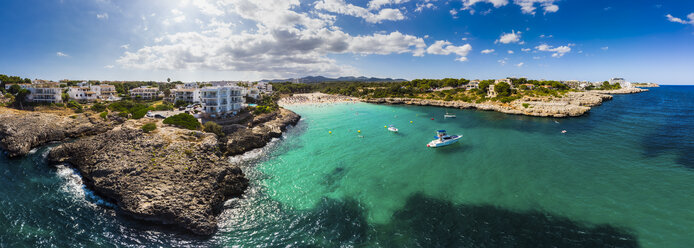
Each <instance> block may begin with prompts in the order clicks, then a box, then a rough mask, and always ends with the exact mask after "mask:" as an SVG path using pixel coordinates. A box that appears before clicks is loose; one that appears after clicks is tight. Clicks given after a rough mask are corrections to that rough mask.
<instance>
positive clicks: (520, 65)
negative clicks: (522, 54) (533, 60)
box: [516, 62, 525, 67]
mask: <svg viewBox="0 0 694 248" xmlns="http://www.w3.org/2000/svg"><path fill="white" fill-rule="evenodd" d="M524 64H525V63H523V62H520V63H518V64H516V66H517V67H522V66H523V65H524Z"/></svg>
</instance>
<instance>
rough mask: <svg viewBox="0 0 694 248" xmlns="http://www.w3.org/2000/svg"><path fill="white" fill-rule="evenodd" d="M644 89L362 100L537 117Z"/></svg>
mask: <svg viewBox="0 0 694 248" xmlns="http://www.w3.org/2000/svg"><path fill="white" fill-rule="evenodd" d="M643 91H647V90H644V89H638V88H632V89H621V90H613V91H586V92H569V93H567V94H566V95H564V96H563V97H559V98H547V97H542V98H540V97H523V98H522V99H518V100H515V101H513V102H510V103H501V102H483V103H474V102H463V101H443V100H429V99H419V98H371V99H366V100H364V101H365V102H368V103H377V104H408V105H421V106H437V107H448V108H460V109H479V110H489V111H497V112H501V113H507V114H517V115H529V116H540V117H559V118H561V117H570V116H581V115H583V114H585V113H587V112H588V111H589V110H590V108H591V107H592V106H596V105H600V104H602V102H603V101H605V100H610V99H612V96H611V95H609V94H630V93H638V92H643Z"/></svg>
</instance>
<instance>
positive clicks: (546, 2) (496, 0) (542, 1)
mask: <svg viewBox="0 0 694 248" xmlns="http://www.w3.org/2000/svg"><path fill="white" fill-rule="evenodd" d="M557 1H559V0H513V3H514V4H516V5H518V6H520V7H521V11H522V12H523V13H524V14H532V15H534V14H535V10H536V7H535V5H539V6H540V7H542V9H543V10H544V13H554V12H557V11H559V6H558V5H556V4H555V2H557ZM462 2H463V9H470V8H471V7H472V6H473V5H475V4H477V3H490V4H492V6H494V7H495V8H499V7H501V6H505V5H507V4H508V3H509V1H508V0H462Z"/></svg>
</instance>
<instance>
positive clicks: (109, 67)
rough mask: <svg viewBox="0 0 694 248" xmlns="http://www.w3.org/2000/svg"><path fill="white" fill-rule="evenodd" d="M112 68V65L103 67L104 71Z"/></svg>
mask: <svg viewBox="0 0 694 248" xmlns="http://www.w3.org/2000/svg"><path fill="white" fill-rule="evenodd" d="M114 67H115V66H114V65H105V66H104V68H105V69H113V68H114Z"/></svg>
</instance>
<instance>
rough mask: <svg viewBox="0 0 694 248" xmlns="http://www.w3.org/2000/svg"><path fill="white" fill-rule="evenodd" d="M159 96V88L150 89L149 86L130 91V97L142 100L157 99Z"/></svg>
mask: <svg viewBox="0 0 694 248" xmlns="http://www.w3.org/2000/svg"><path fill="white" fill-rule="evenodd" d="M157 96H159V89H158V88H150V87H147V86H141V87H139V88H134V89H132V90H130V97H132V98H140V99H155V98H157Z"/></svg>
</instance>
